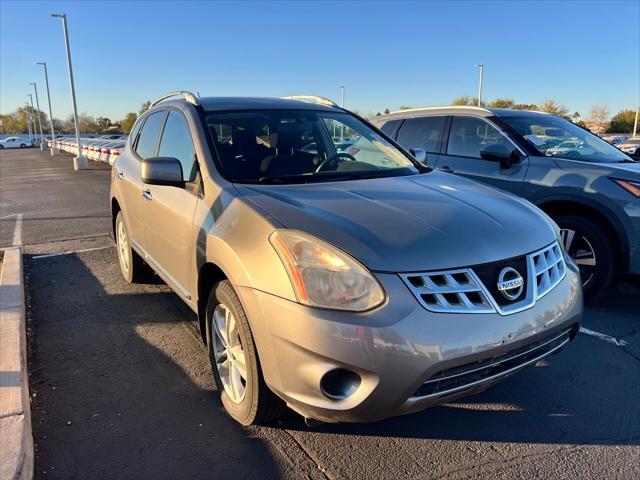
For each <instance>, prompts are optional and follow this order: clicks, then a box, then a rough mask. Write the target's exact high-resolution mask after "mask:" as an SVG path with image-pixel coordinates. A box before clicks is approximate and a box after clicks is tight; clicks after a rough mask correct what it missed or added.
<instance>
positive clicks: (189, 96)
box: [147, 90, 200, 110]
mask: <svg viewBox="0 0 640 480" xmlns="http://www.w3.org/2000/svg"><path fill="white" fill-rule="evenodd" d="M178 95H180V96H183V97H184V99H185V100H186V101H187V102H189V103H192V104H193V105H200V102H198V97H196V96H195V95H194V94H193V93H191V92H188V91H186V90H180V91H179V92H171V93H167V94H166V95H163V96H161V97H160V98H158V99H156V100H154V101H153V102H151V104H150V105H149V108H152V107H155V106H156V105H157V104H159V103H160V102H162V101H164V100H166V99H167V98H171V97H176V96H178ZM147 110H148V109H147Z"/></svg>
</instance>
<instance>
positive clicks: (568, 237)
mask: <svg viewBox="0 0 640 480" xmlns="http://www.w3.org/2000/svg"><path fill="white" fill-rule="evenodd" d="M554 220H555V222H556V223H557V224H558V226H559V227H560V234H561V239H562V243H563V244H564V248H565V250H566V251H567V253H568V254H569V256H570V257H571V258H572V259H573V261H574V262H575V263H576V265H578V268H579V269H580V277H581V279H582V290H583V292H584V296H585V298H587V299H588V298H594V297H596V296H597V295H599V294H600V293H603V292H604V291H605V290H606V289H607V288H609V287H610V286H611V283H612V282H613V279H614V278H615V257H614V255H613V249H614V247H613V245H612V242H611V239H610V238H609V236H608V235H607V233H606V231H605V230H604V228H603V227H602V226H601V225H600V224H599V223H597V222H595V221H593V220H591V219H590V218H587V217H580V216H574V215H561V216H558V217H557V218H555V219H554Z"/></svg>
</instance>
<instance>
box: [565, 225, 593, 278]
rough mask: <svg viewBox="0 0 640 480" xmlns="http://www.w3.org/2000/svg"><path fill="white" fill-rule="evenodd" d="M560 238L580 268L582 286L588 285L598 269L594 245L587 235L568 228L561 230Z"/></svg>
mask: <svg viewBox="0 0 640 480" xmlns="http://www.w3.org/2000/svg"><path fill="white" fill-rule="evenodd" d="M560 239H561V240H562V244H563V245H564V249H565V250H566V251H567V253H568V254H569V256H570V257H571V258H572V259H573V261H574V262H575V263H576V265H578V268H579V269H580V277H581V279H582V286H583V287H585V286H587V284H588V283H589V282H590V281H591V280H592V279H593V276H594V275H595V271H596V253H595V251H594V249H593V246H592V245H591V243H590V242H589V240H588V239H587V237H585V236H584V235H581V234H579V233H577V232H576V231H575V230H571V229H568V228H563V229H561V230H560Z"/></svg>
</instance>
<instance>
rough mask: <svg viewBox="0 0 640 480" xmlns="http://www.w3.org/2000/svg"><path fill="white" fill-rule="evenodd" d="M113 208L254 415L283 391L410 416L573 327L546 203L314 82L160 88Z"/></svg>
mask: <svg viewBox="0 0 640 480" xmlns="http://www.w3.org/2000/svg"><path fill="white" fill-rule="evenodd" d="M175 97H180V98H175ZM345 139H350V142H351V141H354V140H355V143H354V145H356V144H357V148H356V149H354V148H349V149H348V151H345V150H343V149H342V148H341V145H343V144H345V143H347V144H349V143H350V142H346V140H345ZM414 153H416V152H414ZM111 207H112V213H113V228H114V235H115V238H116V241H117V247H118V248H117V250H118V257H119V261H120V267H121V270H122V274H123V275H124V277H125V279H126V280H127V281H129V282H134V281H143V280H144V279H145V278H148V277H149V275H150V274H151V273H152V272H155V273H156V274H157V275H159V276H160V277H161V278H162V279H163V280H164V281H165V282H166V283H167V284H168V285H169V286H170V287H171V289H173V291H175V293H176V294H177V295H178V296H179V297H180V298H181V299H182V300H183V301H184V302H185V303H186V304H187V305H188V306H189V307H190V308H191V309H192V310H193V311H194V312H196V313H197V314H198V318H199V322H200V328H201V333H202V337H203V340H204V341H205V342H206V344H207V347H208V351H209V356H210V360H211V365H212V371H213V376H214V379H215V383H216V386H217V389H218V391H219V392H220V394H221V399H222V403H223V405H224V407H225V408H226V410H227V412H228V413H229V414H230V415H231V416H232V417H233V418H235V419H236V420H237V421H238V422H240V423H242V424H244V425H249V424H253V423H261V422H267V421H269V420H271V419H273V418H275V417H277V416H278V415H279V414H280V413H281V412H282V410H283V407H284V405H285V404H286V405H288V406H289V407H291V408H292V409H293V410H295V411H297V412H299V413H300V414H302V415H303V416H304V417H305V418H307V419H315V420H320V421H325V422H343V421H344V422H364V421H374V420H379V419H382V418H385V417H389V416H393V415H399V414H404V413H409V412H414V411H417V410H421V409H424V408H426V407H430V406H432V405H435V404H437V403H441V402H445V401H449V400H451V399H454V398H458V397H461V396H464V395H468V394H472V393H476V392H479V391H481V390H483V389H485V388H486V387H488V386H490V385H492V384H494V383H496V382H497V381H500V380H502V379H504V378H505V377H507V376H509V375H511V374H513V373H515V372H517V371H519V370H521V369H523V368H524V367H526V366H528V365H533V364H535V363H536V362H537V361H538V360H540V359H541V358H543V357H545V356H547V355H549V354H551V353H554V352H556V351H558V350H559V349H560V348H562V347H563V346H564V345H565V344H566V343H567V342H569V341H570V340H571V339H572V338H573V337H574V336H575V335H576V333H577V331H578V326H579V321H580V318H581V314H582V291H581V285H580V277H579V274H578V269H577V267H576V265H575V264H574V263H573V262H572V260H571V259H570V258H569V257H568V256H567V254H566V252H565V251H564V249H563V247H562V245H561V243H560V242H559V241H558V236H559V232H558V227H557V226H556V225H555V224H554V223H553V222H552V221H551V220H550V219H549V218H548V217H547V216H546V215H545V214H543V213H542V212H541V211H540V210H538V209H537V208H536V207H534V206H532V205H531V204H530V203H528V202H526V201H524V200H520V199H518V198H516V197H513V196H510V195H508V194H505V193H501V192H498V191H496V190H494V189H491V188H489V187H485V186H482V185H480V184H478V183H476V182H473V181H471V180H467V179H464V178H461V177H458V176H455V175H450V174H447V173H443V172H439V171H434V170H431V169H429V168H427V167H425V166H423V165H422V164H421V163H419V162H418V161H416V159H414V158H413V156H412V155H411V154H410V153H408V152H406V151H405V150H403V149H402V148H401V147H399V146H398V145H397V144H396V143H395V142H394V141H393V140H391V139H390V138H389V137H387V136H386V135H385V134H384V133H382V132H380V131H379V130H377V129H376V128H375V127H373V126H372V125H371V124H370V123H368V122H367V121H366V120H364V119H362V118H360V117H358V116H356V115H354V114H352V113H350V112H348V111H346V110H344V109H342V108H339V107H337V106H336V105H334V104H333V103H331V102H330V101H328V100H326V99H322V98H319V97H290V98H286V99H271V98H198V97H196V96H194V95H193V94H191V93H189V92H178V93H177V94H171V95H168V96H165V97H163V98H161V99H159V100H157V101H156V102H154V103H153V104H152V105H151V107H150V108H149V110H148V111H146V112H145V113H144V114H143V115H141V116H140V118H139V119H138V120H137V122H136V124H135V125H134V127H133V130H132V132H131V135H130V136H129V140H128V141H127V145H126V147H125V149H124V150H123V152H122V154H121V155H120V157H119V158H118V160H116V162H115V164H114V166H113V172H112V180H111Z"/></svg>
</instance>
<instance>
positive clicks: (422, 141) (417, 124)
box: [396, 117, 445, 153]
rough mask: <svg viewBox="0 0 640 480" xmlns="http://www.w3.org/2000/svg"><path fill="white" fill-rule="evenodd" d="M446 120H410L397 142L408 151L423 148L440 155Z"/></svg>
mask: <svg viewBox="0 0 640 480" xmlns="http://www.w3.org/2000/svg"><path fill="white" fill-rule="evenodd" d="M444 120H445V117H422V118H408V119H407V120H405V121H404V123H403V124H402V128H400V131H399V132H398V138H397V139H396V140H397V141H398V143H399V144H400V145H402V146H403V147H404V148H405V149H407V150H408V149H410V148H423V149H424V150H426V151H427V152H429V153H438V152H439V150H440V136H441V134H442V128H443V126H444Z"/></svg>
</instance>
